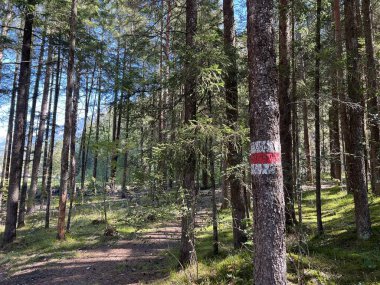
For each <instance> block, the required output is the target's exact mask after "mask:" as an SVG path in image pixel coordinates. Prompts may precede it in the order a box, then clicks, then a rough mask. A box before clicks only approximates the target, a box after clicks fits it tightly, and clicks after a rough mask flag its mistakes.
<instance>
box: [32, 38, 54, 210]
mask: <svg viewBox="0 0 380 285" xmlns="http://www.w3.org/2000/svg"><path fill="white" fill-rule="evenodd" d="M52 57H53V46H52V44H51V43H50V44H49V48H48V56H47V64H46V73H45V82H44V90H43V94H42V101H41V113H40V123H39V126H38V134H37V137H36V144H35V148H34V156H33V167H32V177H31V184H30V188H29V193H28V203H27V212H28V213H31V212H33V211H34V207H35V196H36V193H37V182H38V173H39V169H40V161H41V155H42V145H43V142H44V134H45V131H46V121H47V117H48V110H49V108H48V107H49V105H48V103H49V87H50V86H49V82H50V77H51V73H52V72H51V67H52V64H51V61H52Z"/></svg>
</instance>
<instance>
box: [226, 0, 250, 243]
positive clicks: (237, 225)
mask: <svg viewBox="0 0 380 285" xmlns="http://www.w3.org/2000/svg"><path fill="white" fill-rule="evenodd" d="M223 19H224V51H225V53H226V55H227V58H228V62H229V65H228V67H227V68H226V74H225V76H224V88H225V96H226V104H227V107H226V115H227V125H228V127H229V128H231V130H232V131H233V132H234V133H236V132H237V130H238V119H239V111H238V108H239V98H238V89H237V87H238V86H237V85H238V82H237V73H238V67H237V52H236V47H235V17H234V2H233V0H223ZM241 162H242V154H241V141H240V138H239V137H238V135H236V134H233V135H230V137H229V139H228V141H227V172H228V175H227V179H228V184H229V185H230V191H231V205H232V228H233V241H234V247H235V248H240V247H242V245H243V243H244V242H246V241H247V236H246V234H245V224H244V219H245V204H244V200H243V194H242V185H241V177H242V174H241V173H240V168H239V165H240V164H241Z"/></svg>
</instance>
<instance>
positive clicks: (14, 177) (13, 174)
mask: <svg viewBox="0 0 380 285" xmlns="http://www.w3.org/2000/svg"><path fill="white" fill-rule="evenodd" d="M33 3H34V1H32V0H29V1H28V4H29V5H31V6H33ZM33 20H34V15H33V13H32V12H28V13H27V14H26V15H25V26H24V35H23V40H22V51H21V64H20V75H19V81H18V96H17V103H16V114H15V116H16V117H15V125H17V126H18V127H17V128H15V131H14V137H13V141H12V157H11V165H10V175H9V188H8V199H7V216H6V222H5V230H4V235H3V242H4V244H7V243H11V242H12V241H13V240H14V239H15V237H16V223H17V210H18V200H19V193H20V182H21V171H22V164H23V155H24V145H25V129H26V117H27V112H28V97H29V84H30V58H31V44H32V31H33Z"/></svg>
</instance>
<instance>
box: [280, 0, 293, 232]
mask: <svg viewBox="0 0 380 285" xmlns="http://www.w3.org/2000/svg"><path fill="white" fill-rule="evenodd" d="M288 6H289V3H288V0H280V7H279V89H278V97H279V105H280V138H281V149H282V154H281V156H282V171H283V177H284V194H285V219H286V224H287V225H288V226H293V225H294V224H295V222H296V214H295V211H294V195H293V192H294V189H293V173H292V168H293V157H292V150H293V146H292V113H291V111H292V104H291V99H290V94H289V87H290V77H289V76H290V62H289V27H288V26H289V25H288V23H289V19H288V15H289V8H288Z"/></svg>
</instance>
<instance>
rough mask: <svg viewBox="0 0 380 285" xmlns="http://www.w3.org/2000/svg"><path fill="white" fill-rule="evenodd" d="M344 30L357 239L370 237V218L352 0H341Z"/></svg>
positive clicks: (347, 136) (349, 159)
mask: <svg viewBox="0 0 380 285" xmlns="http://www.w3.org/2000/svg"><path fill="white" fill-rule="evenodd" d="M344 13H345V32H346V50H347V59H346V64H347V94H348V97H349V99H350V101H351V104H350V105H348V106H347V115H348V129H349V133H346V134H345V139H346V151H347V152H348V153H349V155H348V157H347V168H348V169H349V177H348V179H349V180H350V186H351V189H352V191H353V194H354V203H355V221H356V230H357V235H358V238H359V239H368V238H369V237H370V236H371V220H370V214H369V208H368V197H367V188H366V177H365V163H364V145H363V142H364V140H363V139H364V138H363V120H362V119H361V118H363V112H364V110H363V108H362V107H361V102H362V100H363V94H362V92H361V88H360V74H359V71H358V70H359V66H358V65H359V46H358V23H357V19H355V1H354V0H345V1H344Z"/></svg>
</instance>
